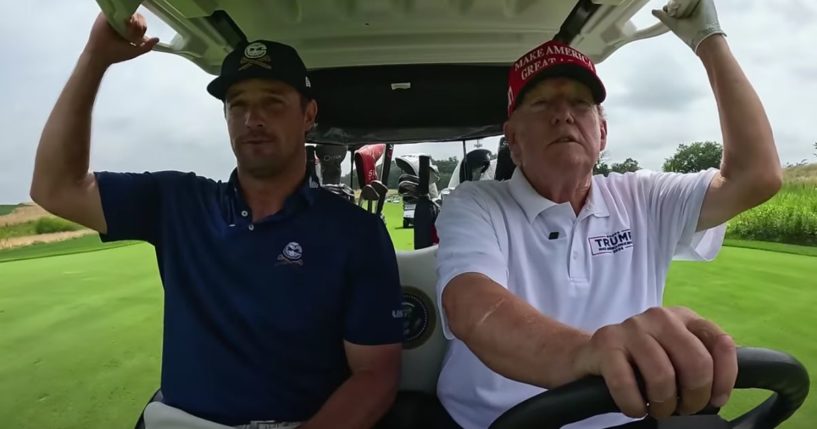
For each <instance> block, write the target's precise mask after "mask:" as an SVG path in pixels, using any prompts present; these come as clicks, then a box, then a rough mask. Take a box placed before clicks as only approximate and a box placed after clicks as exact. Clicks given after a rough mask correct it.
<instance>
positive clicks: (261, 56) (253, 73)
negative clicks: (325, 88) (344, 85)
mask: <svg viewBox="0 0 817 429" xmlns="http://www.w3.org/2000/svg"><path fill="white" fill-rule="evenodd" d="M245 79H270V80H279V81H281V82H284V83H286V84H289V85H290V86H292V87H293V88H295V89H297V90H298V91H299V92H300V93H301V94H303V95H304V96H306V97H308V98H312V91H311V84H310V82H309V77H307V75H306V66H305V65H304V62H303V61H302V60H301V57H300V56H299V55H298V52H297V51H296V50H295V48H293V47H292V46H289V45H285V44H283V43H278V42H271V41H268V40H256V41H254V42H245V43H242V44H241V45H239V46H237V47H236V48H235V49H234V50H233V51H232V52H230V53H229V54H227V56H226V57H225V58H224V62H223V63H221V75H219V77H217V78H215V79H214V80H213V81H212V82H210V84H209V85H207V92H209V93H210V95H212V96H213V97H216V98H218V99H219V100H222V101H224V97H225V95H226V94H227V88H229V87H230V85H232V84H234V83H236V82H239V81H242V80H245Z"/></svg>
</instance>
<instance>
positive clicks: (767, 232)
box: [727, 177, 817, 246]
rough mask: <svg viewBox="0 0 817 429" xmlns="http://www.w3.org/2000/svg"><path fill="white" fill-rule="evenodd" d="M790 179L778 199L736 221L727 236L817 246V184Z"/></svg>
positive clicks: (730, 223)
mask: <svg viewBox="0 0 817 429" xmlns="http://www.w3.org/2000/svg"><path fill="white" fill-rule="evenodd" d="M789 179H791V178H790V177H787V183H786V184H785V185H783V188H782V189H781V190H780V192H778V194H777V195H776V196H775V197H774V198H772V199H771V200H769V201H767V202H766V203H765V204H762V205H760V206H759V207H755V208H754V209H752V210H749V211H747V212H745V213H742V214H740V215H738V216H737V217H736V218H735V219H732V220H731V221H730V222H729V228H728V230H727V236H728V237H729V238H738V239H744V240H761V241H774V242H778V243H791V244H803V245H810V246H817V181H815V180H813V179H809V178H806V177H798V178H797V179H795V180H789Z"/></svg>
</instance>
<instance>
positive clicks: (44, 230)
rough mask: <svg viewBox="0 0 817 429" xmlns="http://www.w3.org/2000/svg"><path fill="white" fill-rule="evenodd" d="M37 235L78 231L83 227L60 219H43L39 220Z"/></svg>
mask: <svg viewBox="0 0 817 429" xmlns="http://www.w3.org/2000/svg"><path fill="white" fill-rule="evenodd" d="M36 222H37V224H36V227H35V228H36V231H37V234H51V233H53V232H65V231H78V230H80V229H82V225H78V224H76V223H74V222H71V221H67V220H65V219H61V218H58V217H43V218H40V219H37V221H36Z"/></svg>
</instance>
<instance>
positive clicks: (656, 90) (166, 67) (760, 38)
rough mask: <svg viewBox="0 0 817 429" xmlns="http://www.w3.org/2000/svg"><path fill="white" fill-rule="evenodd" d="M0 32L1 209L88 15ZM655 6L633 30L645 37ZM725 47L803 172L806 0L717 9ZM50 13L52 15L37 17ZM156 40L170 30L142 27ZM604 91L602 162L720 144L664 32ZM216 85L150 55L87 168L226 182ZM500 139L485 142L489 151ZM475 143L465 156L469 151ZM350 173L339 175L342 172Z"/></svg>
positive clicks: (810, 62)
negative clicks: (194, 175)
mask: <svg viewBox="0 0 817 429" xmlns="http://www.w3.org/2000/svg"><path fill="white" fill-rule="evenodd" d="M7 3H8V4H7V5H5V8H4V16H5V17H6V20H5V21H4V24H3V26H0V55H2V57H3V65H4V66H3V67H2V68H1V69H0V93H1V94H3V96H4V104H3V107H2V112H0V113H1V114H0V129H2V130H3V137H2V139H0V203H9V202H18V201H22V200H27V199H28V195H27V194H28V187H29V183H30V179H31V172H32V168H33V161H34V154H35V151H36V146H37V142H38V139H39V136H40V133H41V131H42V127H43V125H44V123H45V121H46V119H47V117H48V114H49V113H50V110H51V108H52V106H53V104H54V102H55V101H56V99H57V96H58V95H59V92H60V91H61V89H62V87H63V85H64V84H65V82H66V80H67V79H68V77H69V75H70V73H71V70H72V69H73V67H74V64H75V63H76V60H77V57H78V55H79V54H80V52H81V51H82V49H83V47H84V44H85V41H86V40H87V38H88V32H89V30H90V26H91V23H92V22H93V20H94V18H95V16H96V14H97V11H98V8H97V6H96V3H95V2H56V1H53V0H50V1H46V0H30V1H23V2H7ZM663 3H664V2H662V1H655V0H654V1H651V2H650V4H649V5H648V7H647V8H645V9H643V10H642V11H640V12H639V14H638V16H637V17H636V19H635V20H634V21H636V23H637V24H638V26H639V27H644V26H647V25H651V24H653V23H654V22H655V18H654V17H652V16H651V15H650V14H649V9H650V8H652V7H660V6H661V5H662V4H663ZM717 6H718V11H719V17H720V20H721V24H722V26H723V28H724V30H725V31H726V32H727V35H728V41H729V44H730V47H731V48H732V51H733V52H734V54H735V56H736V58H738V60H739V61H740V64H741V66H742V67H743V69H744V71H745V72H746V75H747V76H748V77H749V78H750V80H751V82H752V83H753V85H754V87H755V89H756V90H757V92H758V94H759V95H760V98H761V99H762V100H763V103H764V106H765V107H766V112H767V114H768V116H769V119H770V121H771V123H772V127H773V129H774V132H775V136H776V140H777V144H778V149H779V151H780V155H781V160H782V161H783V162H784V163H785V162H797V161H800V160H801V159H804V158H806V159H811V160H813V159H814V157H813V155H812V152H813V148H812V143H813V142H814V141H816V140H817V136H815V135H814V133H813V132H812V130H811V127H810V125H811V124H812V123H813V122H814V117H813V116H814V101H813V98H814V94H817V79H814V76H817V66H816V65H815V64H817V63H815V62H814V59H813V58H814V56H813V55H812V52H813V44H814V42H813V41H814V40H817V24H814V23H815V22H817V6H815V5H814V4H813V3H812V2H808V1H805V0H780V1H775V2H770V1H768V0H765V1H764V0H718V1H717ZM42 10H48V13H41V11H42ZM149 33H150V34H158V35H159V36H160V37H161V38H163V39H164V40H167V39H169V38H170V37H171V36H172V35H173V30H172V29H170V28H169V27H167V26H166V25H163V24H162V23H161V22H158V21H157V20H156V19H149ZM599 72H600V73H601V75H602V78H603V79H604V82H605V85H606V87H607V90H608V94H609V95H608V101H607V102H606V103H605V105H606V108H607V112H608V118H609V124H610V126H609V128H610V136H609V145H608V146H609V149H610V156H611V160H612V161H614V162H616V161H621V160H623V159H625V158H627V157H633V158H635V159H637V160H638V161H639V162H640V163H641V165H642V166H646V167H649V168H660V167H661V164H662V163H663V161H664V159H665V158H667V157H669V156H671V155H672V153H673V152H674V151H675V148H676V147H677V146H678V144H680V143H689V142H692V141H696V140H716V141H722V138H721V132H720V123H719V120H718V112H717V109H716V106H715V100H714V97H713V96H712V93H711V90H710V87H709V81H708V79H707V76H706V73H705V71H704V69H703V67H702V65H701V63H700V61H699V59H698V58H697V57H696V56H695V55H694V54H693V53H692V51H691V50H690V49H689V48H688V47H687V46H686V45H684V44H683V43H682V42H681V41H680V40H678V39H677V38H676V37H675V36H674V35H673V34H671V33H668V34H664V35H662V36H659V37H657V38H654V39H649V40H643V41H639V42H636V43H633V44H630V45H627V46H624V47H622V48H621V49H619V51H617V52H616V53H614V54H613V55H612V56H610V57H609V58H608V59H607V60H606V61H604V62H603V63H602V64H600V65H599ZM211 78H212V76H210V75H208V74H206V73H205V72H203V71H202V70H201V69H199V68H198V67H197V66H195V65H193V64H192V63H190V62H188V61H187V60H184V59H182V58H179V57H175V56H172V55H167V54H162V53H155V52H154V53H150V54H148V55H145V56H144V57H141V58H139V59H137V60H135V61H131V62H128V63H126V64H117V65H115V66H113V67H112V68H111V70H109V72H108V73H107V74H106V76H105V79H104V81H103V82H102V86H101V89H100V93H99V97H98V99H97V103H96V106H95V109H94V116H93V137H92V160H91V166H92V168H94V169H106V170H113V171H145V170H162V169H178V170H184V171H196V172H198V173H199V174H202V175H206V176H210V177H214V178H217V179H218V178H226V177H227V175H228V174H229V172H230V170H231V169H232V168H233V166H234V165H235V160H234V157H233V155H232V152H231V150H230V146H229V141H228V138H227V132H226V127H225V125H224V118H223V114H222V110H221V104H220V102H218V101H217V100H215V99H213V98H212V97H210V96H209V95H208V94H207V93H206V91H205V86H206V85H207V83H208V82H209V81H210V79H211ZM497 140H498V139H496V138H492V139H484V140H483V144H484V147H486V148H488V149H490V150H492V151H495V150H496V144H497ZM473 147H474V146H473V142H471V143H469V145H468V148H469V149H471V148H473ZM407 152H428V153H430V154H431V155H432V156H434V157H435V158H447V157H448V156H458V157H459V156H461V154H462V145H461V143H442V144H437V143H434V144H420V145H405V146H398V147H397V149H396V150H395V153H396V154H400V153H407ZM344 168H345V169H348V165H345V166H344Z"/></svg>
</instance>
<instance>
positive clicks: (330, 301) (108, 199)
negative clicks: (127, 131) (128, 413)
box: [96, 171, 402, 425]
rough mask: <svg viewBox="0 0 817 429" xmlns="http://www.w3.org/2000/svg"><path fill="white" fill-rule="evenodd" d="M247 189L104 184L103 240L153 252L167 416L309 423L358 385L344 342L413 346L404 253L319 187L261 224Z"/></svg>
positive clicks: (115, 179)
mask: <svg viewBox="0 0 817 429" xmlns="http://www.w3.org/2000/svg"><path fill="white" fill-rule="evenodd" d="M236 177H237V176H236V173H235V171H234V172H233V174H232V176H231V178H230V180H229V181H228V182H226V183H224V182H216V181H213V180H210V179H207V178H203V177H199V176H196V175H195V174H193V173H181V172H172V171H167V172H156V173H143V174H131V173H110V172H100V173H96V179H97V183H98V186H99V192H100V195H101V197H102V206H103V209H104V212H105V221H106V222H107V225H108V232H107V234H104V235H102V239H103V240H104V241H113V240H126V239H127V240H133V239H135V240H145V241H148V242H150V243H152V244H153V245H154V246H155V249H156V258H157V260H158V264H159V272H160V274H161V278H162V283H163V285H164V299H165V301H164V302H165V307H164V342H163V344H164V350H163V355H162V385H161V388H162V393H163V394H164V402H165V403H167V404H168V405H171V406H174V407H177V408H180V409H183V410H185V411H187V412H189V413H191V414H194V415H197V416H199V417H202V418H205V419H208V420H212V421H215V422H219V423H222V424H226V425H238V424H244V423H247V422H249V421H251V420H281V421H303V420H307V419H309V418H310V417H311V416H312V415H314V414H315V413H316V412H317V411H318V410H319V409H320V407H321V406H322V405H323V404H324V402H326V400H327V399H328V398H329V396H330V395H331V394H332V393H333V392H334V391H335V390H336V389H337V388H338V387H339V386H340V385H341V384H342V383H343V382H344V381H345V380H346V379H347V378H348V377H349V375H350V371H349V369H348V364H347V361H346V355H345V351H344V341H348V342H351V343H354V344H360V345H379V344H391V343H400V342H401V341H402V324H401V323H402V321H401V320H400V319H399V317H400V316H399V315H400V314H401V312H400V311H399V310H401V308H402V306H401V292H400V283H399V275H398V271H397V261H396V257H395V253H394V248H393V246H392V242H391V239H390V238H389V235H388V232H387V231H386V228H385V225H383V222H381V221H380V220H379V219H378V218H377V217H376V216H374V215H372V214H370V213H368V212H366V211H365V210H363V209H361V208H359V207H357V206H355V205H353V204H350V203H349V202H348V201H346V200H343V199H341V198H340V197H338V196H336V195H334V194H331V193H330V192H328V191H325V190H323V189H321V188H319V187H317V186H316V185H314V184H313V183H311V181H310V180H305V181H304V184H303V185H302V186H301V187H300V188H299V189H298V191H297V192H295V193H294V194H293V195H291V196H290V197H289V198H288V199H287V200H286V202H285V204H284V207H283V209H282V210H281V211H279V212H278V213H276V214H275V215H272V216H269V217H268V218H266V219H263V220H261V221H258V222H256V223H253V222H252V213H251V212H250V208H249V206H248V205H247V204H246V202H245V201H244V199H243V197H242V194H241V191H240V187H239V186H240V185H239V183H238V180H237V178H236ZM112 286H116V285H112Z"/></svg>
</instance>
